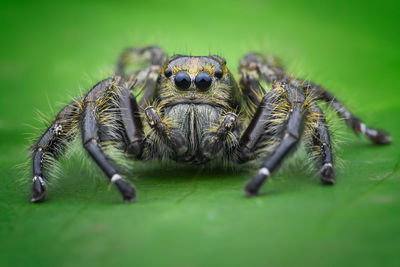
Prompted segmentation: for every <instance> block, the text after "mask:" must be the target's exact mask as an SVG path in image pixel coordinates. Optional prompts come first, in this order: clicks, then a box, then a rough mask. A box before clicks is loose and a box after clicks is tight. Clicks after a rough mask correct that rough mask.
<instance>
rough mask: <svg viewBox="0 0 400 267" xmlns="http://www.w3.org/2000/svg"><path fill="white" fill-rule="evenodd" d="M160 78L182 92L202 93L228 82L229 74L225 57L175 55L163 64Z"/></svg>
mask: <svg viewBox="0 0 400 267" xmlns="http://www.w3.org/2000/svg"><path fill="white" fill-rule="evenodd" d="M162 78H163V82H164V83H165V84H164V85H167V86H169V87H174V88H175V89H176V90H177V91H180V92H182V93H184V92H192V93H199V94H202V93H203V94H204V93H208V92H209V91H212V90H213V89H216V88H217V87H219V86H221V85H223V84H229V83H230V79H231V76H230V73H229V71H228V69H227V67H226V61H225V59H223V58H221V57H219V56H200V57H195V56H183V55H175V56H172V57H170V58H168V60H167V63H166V64H165V65H164V68H163V72H162Z"/></svg>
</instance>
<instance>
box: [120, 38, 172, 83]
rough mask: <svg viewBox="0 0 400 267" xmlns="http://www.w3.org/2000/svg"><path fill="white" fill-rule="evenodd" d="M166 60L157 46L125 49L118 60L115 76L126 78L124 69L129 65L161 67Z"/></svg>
mask: <svg viewBox="0 0 400 267" xmlns="http://www.w3.org/2000/svg"><path fill="white" fill-rule="evenodd" d="M166 58H167V56H166V54H165V52H164V51H163V50H162V49H161V48H159V47H157V46H148V47H142V48H127V49H125V50H124V51H122V53H121V56H120V58H119V60H118V63H117V71H116V74H117V75H118V76H121V77H126V68H127V67H128V65H131V64H137V65H140V64H142V65H143V64H146V65H157V66H161V65H163V64H164V62H165V60H166Z"/></svg>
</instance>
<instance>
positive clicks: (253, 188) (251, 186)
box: [244, 84, 305, 196]
mask: <svg viewBox="0 0 400 267" xmlns="http://www.w3.org/2000/svg"><path fill="white" fill-rule="evenodd" d="M283 87H284V88H286V90H287V95H288V101H289V102H290V104H291V109H290V111H289V114H288V115H289V118H288V120H287V123H286V124H285V126H284V130H283V131H282V134H283V138H282V140H281V142H280V144H279V145H278V146H277V147H276V148H275V149H274V151H273V152H272V154H271V155H270V156H269V157H268V159H267V160H266V161H265V162H264V163H263V164H262V165H261V168H260V169H259V171H258V173H257V175H256V176H255V177H254V178H253V179H252V180H250V181H249V182H248V183H247V184H246V186H245V189H244V190H245V193H246V195H248V196H254V195H257V193H258V191H259V190H260V188H261V186H262V184H263V183H264V182H265V180H266V179H267V178H268V177H269V176H270V175H271V173H272V172H273V171H274V170H275V169H276V168H277V167H278V166H279V165H280V163H281V162H282V161H283V160H284V158H285V157H286V156H287V155H288V154H289V153H290V152H291V151H292V150H293V149H294V148H295V146H296V145H297V143H298V142H299V140H300V137H301V133H302V131H303V120H304V107H303V104H304V101H305V98H304V95H303V94H302V93H301V92H300V91H299V90H297V88H296V87H293V86H291V85H285V84H283Z"/></svg>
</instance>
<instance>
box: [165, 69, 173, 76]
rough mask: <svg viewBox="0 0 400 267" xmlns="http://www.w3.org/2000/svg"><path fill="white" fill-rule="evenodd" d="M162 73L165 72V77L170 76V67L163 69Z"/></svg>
mask: <svg viewBox="0 0 400 267" xmlns="http://www.w3.org/2000/svg"><path fill="white" fill-rule="evenodd" d="M164 74H165V77H167V78H169V77H171V75H172V71H171V69H170V68H166V69H165V70H164Z"/></svg>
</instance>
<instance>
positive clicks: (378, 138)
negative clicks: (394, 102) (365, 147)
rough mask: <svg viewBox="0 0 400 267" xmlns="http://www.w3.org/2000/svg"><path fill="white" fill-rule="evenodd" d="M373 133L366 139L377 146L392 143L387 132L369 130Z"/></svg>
mask: <svg viewBox="0 0 400 267" xmlns="http://www.w3.org/2000/svg"><path fill="white" fill-rule="evenodd" d="M370 131H374V132H372V133H373V134H370V135H369V136H368V137H369V139H371V141H372V142H373V143H374V144H377V145H388V144H390V143H392V138H391V137H390V134H389V133H388V132H384V131H379V130H372V129H371V130H370Z"/></svg>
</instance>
